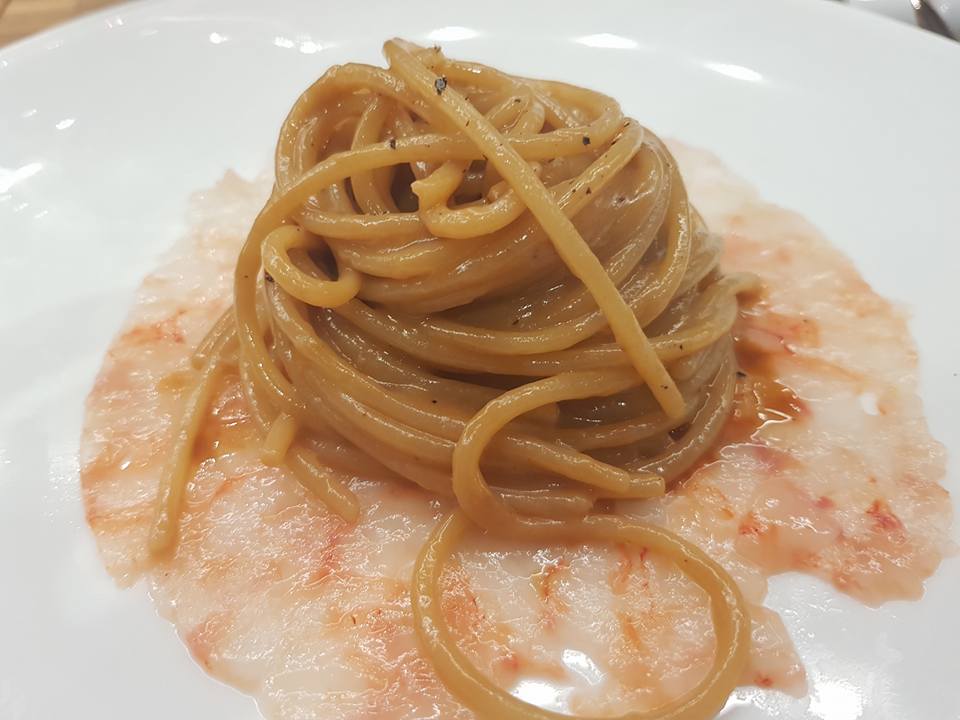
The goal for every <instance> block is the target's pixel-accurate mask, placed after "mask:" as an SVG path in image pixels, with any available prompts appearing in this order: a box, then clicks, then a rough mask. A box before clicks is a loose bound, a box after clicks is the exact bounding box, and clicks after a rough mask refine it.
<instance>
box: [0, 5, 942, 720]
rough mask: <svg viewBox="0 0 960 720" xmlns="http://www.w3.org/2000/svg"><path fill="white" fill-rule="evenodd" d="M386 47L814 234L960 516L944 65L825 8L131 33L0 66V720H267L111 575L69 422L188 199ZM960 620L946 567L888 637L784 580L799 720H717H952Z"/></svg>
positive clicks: (305, 11)
mask: <svg viewBox="0 0 960 720" xmlns="http://www.w3.org/2000/svg"><path fill="white" fill-rule="evenodd" d="M538 5H539V3H538ZM392 35H401V36H405V37H408V38H411V39H414V40H419V41H426V42H441V43H443V44H444V45H445V46H446V47H447V48H448V50H449V51H450V53H451V54H452V55H455V56H465V57H471V58H476V59H481V60H485V61H489V62H492V63H495V64H497V65H500V66H503V67H505V68H507V69H510V70H514V71H522V72H523V73H524V74H532V75H543V76H551V77H559V78H563V79H566V80H569V81H571V82H575V83H579V84H584V85H588V86H592V87H596V88H598V89H601V90H604V91H607V92H609V93H611V94H612V95H615V96H616V97H618V98H619V99H620V100H621V101H622V102H623V105H624V106H625V109H626V110H627V111H628V112H629V113H630V114H632V115H634V116H636V117H638V118H641V119H642V120H643V122H645V123H646V124H648V125H650V126H652V127H653V128H654V129H655V130H656V131H658V132H660V133H662V134H668V135H671V136H674V137H678V138H681V139H683V140H686V141H688V142H690V143H694V144H697V145H702V146H705V147H707V148H710V149H712V150H714V151H715V152H717V153H718V154H719V155H721V156H722V157H723V158H724V160H726V161H727V163H728V164H729V165H730V167H731V168H732V169H733V170H734V171H736V172H738V173H739V174H741V175H743V176H745V177H746V178H748V179H749V180H750V181H752V182H753V183H754V184H756V185H757V186H758V187H759V188H760V189H761V191H762V193H763V194H764V195H765V196H766V197H767V198H768V199H771V200H773V201H775V202H778V203H780V204H783V205H786V206H789V207H791V208H795V209H797V210H799V211H801V212H802V213H804V214H805V215H807V216H808V217H809V218H810V219H811V220H813V221H814V222H815V223H816V224H818V225H819V226H820V227H821V228H822V229H823V230H824V231H825V232H826V234H827V235H828V237H830V238H831V240H832V241H833V242H834V243H836V244H837V245H839V246H840V247H841V248H842V249H843V250H845V251H846V252H847V253H849V254H850V255H851V256H852V257H853V258H854V259H855V260H856V262H857V264H858V266H859V268H860V270H861V271H862V273H863V274H864V275H865V276H866V278H867V279H868V280H869V281H870V282H871V283H872V284H873V285H874V287H876V288H877V289H878V290H879V291H880V292H881V293H883V294H885V295H886V296H888V297H892V298H895V299H897V300H899V301H902V302H904V303H905V304H906V305H907V306H908V308H909V309H910V310H911V312H912V313H913V322H912V328H913V332H914V334H915V336H916V338H917V340H918V343H919V346H920V349H921V374H922V389H923V395H924V399H925V402H926V408H927V413H928V417H929V420H930V424H931V426H932V430H933V433H934V435H935V436H936V437H938V438H939V439H941V440H942V441H944V442H945V443H946V444H947V445H948V447H949V449H950V451H951V462H950V476H949V477H950V481H949V484H950V485H951V486H952V489H953V491H954V497H957V495H958V494H960V483H958V482H957V481H958V479H960V473H958V463H957V458H958V457H960V421H958V416H957V414H956V408H957V407H958V406H960V378H958V377H957V374H958V371H960V360H958V352H957V351H958V350H960V343H958V329H957V323H956V318H955V311H956V309H957V306H958V304H960V290H958V285H957V282H956V268H957V267H960V251H958V243H957V240H958V239H960V238H958V236H957V232H958V231H957V228H958V227H960V181H958V176H957V172H958V170H960V134H958V124H957V123H958V121H960V45H954V44H951V43H948V42H947V41H944V40H940V39H938V38H935V37H933V36H930V35H928V34H926V33H923V32H921V31H918V30H915V29H913V28H910V27H907V26H901V25H899V24H896V23H894V22H892V21H888V20H885V19H882V18H877V17H874V16H871V15H868V14H865V13H858V12H855V11H851V10H848V9H844V8H839V7H835V6H834V5H833V4H832V3H826V2H821V1H819V0H794V1H792V2H772V1H771V0H728V1H727V2H723V3H718V2H714V1H713V0H703V1H702V2H696V1H694V0H682V1H680V0H672V1H668V0H663V1H662V2H645V3H638V2H636V0H590V2H587V3H576V4H574V3H570V4H568V5H564V4H563V3H556V4H553V5H552V6H551V12H549V13H541V12H537V11H536V10H535V7H534V4H533V3H530V4H524V3H521V2H516V1H515V0H514V1H511V0H483V2H479V3H471V4H463V5H462V6H459V7H458V3H453V2H445V3H431V2H429V1H428V0H407V1H406V2H403V3H396V2H393V0H389V1H388V0H383V1H379V0H378V1H376V2H362V3H361V2H350V3H345V4H336V5H333V4H331V5H329V6H327V7H323V6H321V4H320V3H317V2H314V1H312V0H285V1H284V2H270V3H263V2H256V1H255V0H214V1H210V2H203V3H197V2H191V1H188V0H172V1H170V2H140V3H131V4H129V5H125V6H121V7H120V8H118V9H114V10H110V11H108V12H106V13H101V14H99V15H95V16H92V17H90V18H88V19H85V20H83V21H80V22H77V23H74V24H71V25H67V26H64V27H62V28H59V29H56V30H54V31H52V32H49V33H45V34H43V35H39V36H36V37H34V38H32V39H30V40H28V41H26V42H23V43H20V44H18V45H15V46H13V47H9V48H7V49H5V50H3V51H2V52H0V347H2V353H0V718H3V719H4V720H20V719H22V718H29V719H30V720H46V719H48V718H64V717H75V718H96V719H97V720H111V719H113V718H128V717H137V718H139V719H140V720H151V719H160V718H163V719H164V720H166V719H168V718H171V717H176V718H191V719H192V718H233V719H236V720H244V719H246V718H250V719H252V718H256V717H258V716H257V713H256V710H255V708H254V705H253V703H252V702H251V701H250V700H249V699H247V698H245V697H243V696H241V695H239V694H238V693H235V692H234V691H232V690H230V689H228V688H225V687H223V686H221V685H219V684H217V683H216V682H215V681H213V680H211V679H209V678H208V677H206V676H205V675H204V674H203V672H202V671H201V670H200V669H199V668H198V667H196V666H195V665H194V664H193V663H192V662H191V661H190V660H189V656H188V654H187V652H186V650H185V649H184V648H183V647H181V644H180V642H179V640H177V638H176V637H175V635H174V633H173V630H172V629H171V628H170V627H169V626H168V625H167V624H166V623H165V622H163V621H161V620H160V619H158V618H157V617H156V615H155V614H154V613H153V611H152V609H151V606H150V603H149V601H148V600H147V598H146V597H145V593H144V592H143V590H142V589H134V590H128V591H121V590H118V589H116V588H115V587H114V586H113V584H112V582H111V581H110V580H109V579H108V578H107V576H106V574H105V572H104V571H103V569H102V568H101V565H100V562H99V560H98V558H97V556H96V553H95V549H94V543H93V540H92V537H91V536H90V534H89V532H88V531H87V528H86V526H85V523H84V520H83V514H82V510H81V504H80V497H79V488H78V480H77V463H76V456H75V453H76V450H77V438H78V434H79V430H80V420H81V413H82V407H83V399H84V396H85V395H86V393H87V391H88V389H89V386H90V384H91V381H92V379H93V377H94V373H95V372H96V369H97V368H98V366H99V364H100V361H101V357H102V354H103V352H104V349H105V348H106V346H107V343H108V341H109V340H110V338H111V336H112V335H113V333H114V332H115V330H116V329H117V327H118V325H119V323H120V321H121V319H122V317H123V316H124V314H125V313H126V311H127V308H128V305H129V303H130V301H131V299H132V294H133V291H134V289H135V287H136V286H137V284H138V282H139V279H140V278H141V277H142V276H143V275H144V274H145V273H146V272H147V271H148V270H149V269H150V268H151V267H152V266H153V264H154V262H155V259H156V258H157V256H158V254H159V253H160V252H161V251H163V250H164V249H165V248H166V247H168V246H169V245H170V244H171V243H172V242H173V241H174V239H175V238H176V237H177V235H178V233H179V232H180V230H181V229H182V228H181V220H182V218H183V213H184V210H185V203H186V199H187V196H188V194H189V193H190V192H191V191H192V190H195V189H198V188H203V187H206V186H209V185H210V184H212V183H213V182H214V181H215V180H217V179H218V178H219V177H221V175H222V174H223V172H224V170H225V169H227V168H233V169H236V170H238V171H239V172H240V173H242V174H245V175H248V176H250V175H253V174H255V173H257V172H259V171H261V170H263V169H265V168H267V167H268V166H269V162H270V155H271V152H272V146H273V142H274V139H275V135H276V131H277V129H278V126H279V123H280V121H281V119H282V117H283V116H284V115H285V113H286V111H287V109H288V107H289V106H290V104H291V102H292V101H293V99H294V98H295V97H296V95H297V94H298V92H299V91H300V90H301V89H302V88H303V87H304V86H305V85H306V84H307V83H308V82H309V81H311V80H312V79H314V78H315V77H316V76H318V75H319V74H320V73H321V72H322V71H323V70H324V69H325V68H326V67H327V66H328V65H330V64H332V63H336V62H343V61H347V60H352V59H362V60H366V61H371V62H379V46H380V43H381V41H382V40H383V39H385V38H386V37H389V36H392ZM958 595H960V562H958V561H957V560H956V559H953V560H948V561H947V562H945V563H944V565H943V566H942V567H941V569H940V571H939V572H938V573H937V574H936V576H935V577H934V578H933V579H932V580H930V581H929V583H928V591H927V595H926V597H925V598H924V599H923V600H922V601H921V602H918V603H893V604H890V605H887V606H885V607H883V608H882V609H880V610H869V609H867V608H865V607H863V606H862V605H860V604H859V603H856V602H854V601H852V600H849V599H847V598H845V597H842V596H840V595H838V594H837V593H835V592H833V591H832V590H831V589H829V588H828V587H826V586H825V585H823V584H822V583H819V582H818V581H815V580H813V579H811V578H809V577H806V576H803V577H800V576H786V577H780V578H776V579H774V581H773V583H772V590H771V593H770V596H769V600H768V602H769V603H770V604H771V605H772V606H773V607H774V608H776V609H777V610H779V611H780V612H781V613H782V614H783V616H784V619H785V621H786V623H787V626H788V628H789V629H790V631H791V633H792V635H793V637H794V640H795V641H796V644H797V646H798V649H799V651H800V654H801V656H802V657H803V659H804V661H805V662H806V664H807V668H808V671H809V675H810V681H811V687H810V690H811V692H810V695H809V696H808V697H806V698H803V699H792V698H786V697H784V696H781V695H778V694H776V693H765V692H762V691H758V690H743V691H740V692H738V693H737V695H736V696H735V698H734V700H733V701H731V703H730V706H728V708H727V711H726V714H725V716H724V717H727V718H736V719H738V720H742V719H746V718H761V717H776V718H816V719H819V720H857V719H858V718H865V719H870V720H873V719H875V718H876V719H881V720H882V719H889V720H893V719H896V720H910V719H912V718H917V719H920V718H923V719H924V720H948V719H954V718H958V717H960V683H958V670H960V664H958V661H957V659H956V658H957V656H956V649H957V644H958V641H960V620H958V613H957V612H956V599H957V597H958Z"/></svg>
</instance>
